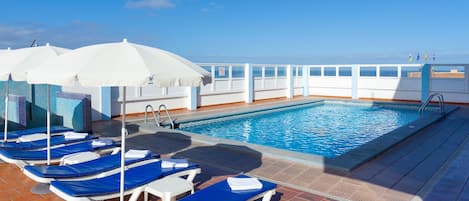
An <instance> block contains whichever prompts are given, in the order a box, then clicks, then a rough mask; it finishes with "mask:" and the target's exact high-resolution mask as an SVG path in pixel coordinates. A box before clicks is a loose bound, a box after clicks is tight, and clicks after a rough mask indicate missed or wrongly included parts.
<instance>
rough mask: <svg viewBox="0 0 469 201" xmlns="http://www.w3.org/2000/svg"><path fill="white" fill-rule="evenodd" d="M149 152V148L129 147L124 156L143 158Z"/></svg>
mask: <svg viewBox="0 0 469 201" xmlns="http://www.w3.org/2000/svg"><path fill="white" fill-rule="evenodd" d="M148 154H150V150H136V149H131V150H129V151H127V152H125V155H124V157H125V158H144V157H146V156H148Z"/></svg>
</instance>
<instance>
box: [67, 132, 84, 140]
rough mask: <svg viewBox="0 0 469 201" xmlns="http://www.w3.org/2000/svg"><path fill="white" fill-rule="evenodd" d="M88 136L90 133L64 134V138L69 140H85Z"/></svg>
mask: <svg viewBox="0 0 469 201" xmlns="http://www.w3.org/2000/svg"><path fill="white" fill-rule="evenodd" d="M86 136H88V133H76V132H65V133H64V137H65V139H67V140H78V139H84V138H85V137H86Z"/></svg>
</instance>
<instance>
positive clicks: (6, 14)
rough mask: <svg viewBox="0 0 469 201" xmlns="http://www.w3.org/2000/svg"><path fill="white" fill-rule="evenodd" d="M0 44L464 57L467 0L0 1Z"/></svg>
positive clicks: (339, 59)
mask: <svg viewBox="0 0 469 201" xmlns="http://www.w3.org/2000/svg"><path fill="white" fill-rule="evenodd" d="M0 7H1V8H2V12H0V48H1V49H4V48H7V47H12V48H19V47H26V46H29V45H30V44H31V42H32V41H33V40H34V39H37V40H38V41H39V44H44V43H45V42H50V43H51V44H53V45H56V46H62V47H67V48H78V47H81V46H84V45H90V44H95V43H102V42H114V41H121V40H122V38H128V40H129V41H131V42H135V43H140V44H145V45H149V46H154V47H158V48H161V49H165V50H169V51H172V52H175V53H177V54H180V55H182V56H184V57H186V58H188V59H190V60H192V61H195V62H243V63H244V62H253V63H295V64H325V63H337V64H339V63H406V62H407V57H408V55H409V54H412V55H414V56H416V54H417V53H418V52H420V54H421V55H423V54H424V53H425V52H427V53H428V54H436V58H437V60H436V62H438V63H447V62H450V63H468V62H469V26H468V23H469V1H467V0H427V1H421V0H415V1H412V0H393V1H385V0H341V1H339V0H327V1H319V0H317V1H316V0H290V1H287V0H283V1H280V0H265V1H263V0H224V1H222V0H99V1H96V0H93V1H92V0H70V1H63V0H41V1H35V0H30V1H26V0H2V1H0Z"/></svg>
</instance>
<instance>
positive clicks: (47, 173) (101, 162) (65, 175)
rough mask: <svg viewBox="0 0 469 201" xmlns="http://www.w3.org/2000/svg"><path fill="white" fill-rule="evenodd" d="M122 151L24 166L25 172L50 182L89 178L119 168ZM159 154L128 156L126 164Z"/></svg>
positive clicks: (36, 179)
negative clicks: (68, 162)
mask: <svg viewBox="0 0 469 201" xmlns="http://www.w3.org/2000/svg"><path fill="white" fill-rule="evenodd" d="M120 157H121V154H120V152H119V153H117V154H112V155H107V156H102V157H100V158H97V159H94V160H91V161H86V162H83V163H77V164H72V165H55V166H54V165H51V166H31V165H27V166H25V167H24V170H23V172H24V174H25V175H26V176H28V177H29V178H31V179H33V180H35V181H37V182H40V183H50V182H51V181H54V180H67V179H74V180H76V179H87V178H90V177H92V176H95V175H97V174H100V173H103V172H107V171H111V170H115V169H118V168H119V167H120V165H121V164H120ZM159 157H160V156H159V155H155V154H151V153H150V154H148V155H146V156H145V157H143V158H126V161H125V164H126V165H127V166H128V167H131V166H129V165H139V164H140V162H142V161H146V160H149V159H156V158H159Z"/></svg>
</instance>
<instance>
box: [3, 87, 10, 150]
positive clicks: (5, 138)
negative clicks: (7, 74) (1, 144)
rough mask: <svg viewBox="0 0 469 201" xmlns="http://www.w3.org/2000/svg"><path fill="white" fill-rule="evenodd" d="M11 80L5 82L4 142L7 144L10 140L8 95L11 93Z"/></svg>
mask: <svg viewBox="0 0 469 201" xmlns="http://www.w3.org/2000/svg"><path fill="white" fill-rule="evenodd" d="M9 82H10V81H9V80H7V81H6V82H5V117H4V119H5V130H4V133H3V140H4V141H5V142H6V141H7V138H8V93H9V90H8V88H9V86H8V85H9Z"/></svg>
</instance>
